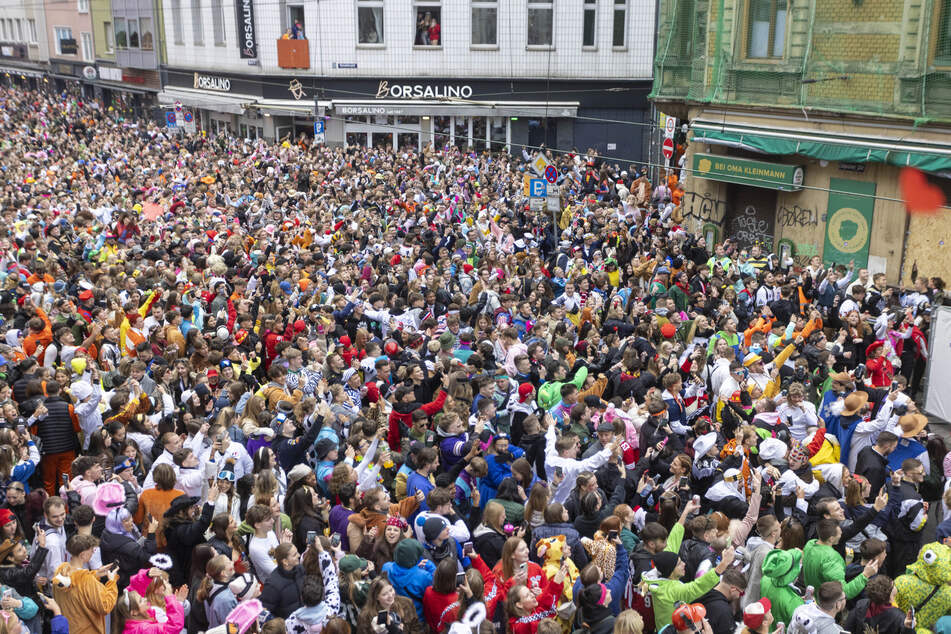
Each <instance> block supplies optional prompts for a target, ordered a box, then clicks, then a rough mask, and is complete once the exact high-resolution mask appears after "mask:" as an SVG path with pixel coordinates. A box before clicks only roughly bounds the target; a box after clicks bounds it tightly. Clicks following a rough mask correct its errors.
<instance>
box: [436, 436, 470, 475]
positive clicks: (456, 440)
mask: <svg viewBox="0 0 951 634" xmlns="http://www.w3.org/2000/svg"><path fill="white" fill-rule="evenodd" d="M467 442H469V434H467V433H465V432H463V433H461V434H456V435H455V436H446V437H445V438H443V439H442V440H440V441H439V463H440V464H441V465H442V468H443V470H444V471H450V470H452V468H453V467H454V466H456V463H458V462H459V461H460V460H462V448H463V447H464V446H465V444H466V443H467Z"/></svg>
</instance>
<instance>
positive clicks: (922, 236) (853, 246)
mask: <svg viewBox="0 0 951 634" xmlns="http://www.w3.org/2000/svg"><path fill="white" fill-rule="evenodd" d="M949 27H951V3H949V2H943V1H935V2H918V1H915V0H863V1H862V2H857V1H854V0H806V1H805V2H792V1H791V0H662V1H661V4H660V24H659V29H658V43H657V56H656V60H655V79H654V88H653V93H652V99H653V100H654V103H655V105H656V106H657V108H658V110H660V111H662V112H664V113H667V114H671V115H673V116H676V117H678V118H679V119H684V120H686V121H687V122H688V123H689V129H690V132H689V135H688V139H689V140H688V142H687V143H686V147H685V153H684V155H683V158H682V159H681V165H682V167H683V169H682V172H681V175H682V182H683V185H684V192H685V195H684V199H683V201H684V202H683V212H684V215H685V217H686V219H687V222H688V223H690V224H691V226H692V228H698V229H703V230H704V231H705V232H706V233H707V234H708V235H710V236H711V237H719V236H720V235H721V234H724V235H730V236H734V237H738V238H739V240H740V242H742V243H745V244H752V243H754V242H760V243H762V244H764V245H765V246H767V247H768V248H771V249H773V250H775V251H776V252H782V253H785V254H788V255H790V256H792V257H793V259H794V260H795V261H796V262H797V264H800V265H802V264H805V263H806V262H807V261H808V260H809V259H810V258H811V257H813V256H816V255H818V256H821V257H822V258H823V260H824V261H825V262H827V263H828V262H837V263H848V262H849V261H852V260H854V261H855V263H856V265H857V266H868V267H869V269H870V270H872V271H873V272H877V271H884V272H885V273H886V275H887V278H888V281H889V283H893V284H894V283H897V282H898V281H899V280H900V279H901V280H903V281H907V280H908V276H909V273H910V269H911V265H912V263H913V262H915V261H917V262H918V266H919V269H920V270H921V272H922V274H926V275H941V274H943V273H946V272H947V271H948V269H949V268H951V255H949V250H948V249H944V248H941V247H943V245H944V239H945V238H944V237H945V236H947V235H948V234H949V229H951V219H949V217H948V214H946V213H941V214H934V215H910V214H907V213H906V211H905V206H904V204H903V202H902V192H901V190H900V187H899V174H900V173H901V169H902V168H903V167H905V166H913V167H917V168H919V169H921V170H923V171H925V172H926V174H927V177H928V179H929V181H930V182H932V184H934V185H935V186H936V187H937V188H940V189H942V190H944V191H945V193H946V194H949V193H951V182H949V181H948V180H947V177H948V176H949V175H951V136H949V132H951V79H949V77H951V75H948V73H947V70H948V69H949V66H951V37H949V35H951V31H949ZM948 199H949V200H951V196H948ZM925 262H927V264H928V266H927V268H926V267H924V266H923V263H925Z"/></svg>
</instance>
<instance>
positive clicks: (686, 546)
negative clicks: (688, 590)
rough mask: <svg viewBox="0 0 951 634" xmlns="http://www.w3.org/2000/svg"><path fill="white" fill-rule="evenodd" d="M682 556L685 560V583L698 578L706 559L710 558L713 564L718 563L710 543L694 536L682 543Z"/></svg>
mask: <svg viewBox="0 0 951 634" xmlns="http://www.w3.org/2000/svg"><path fill="white" fill-rule="evenodd" d="M680 558H681V559H682V560H683V562H684V576H683V579H684V583H687V582H690V581H693V580H694V579H696V578H697V570H698V569H699V568H700V564H702V563H703V562H704V561H705V560H709V561H710V562H711V563H713V566H715V565H716V563H715V560H716V553H715V552H714V551H713V549H712V548H710V544H708V543H707V542H704V541H700V540H699V539H694V538H692V537H690V538H688V539H685V540H684V541H683V543H681V544H680ZM713 566H711V568H712V567H713Z"/></svg>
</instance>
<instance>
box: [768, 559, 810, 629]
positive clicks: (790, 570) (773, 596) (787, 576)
mask: <svg viewBox="0 0 951 634" xmlns="http://www.w3.org/2000/svg"><path fill="white" fill-rule="evenodd" d="M801 569H802V551H801V550H799V549H798V548H793V549H791V550H779V549H774V550H771V551H769V553H767V554H766V558H765V559H763V578H762V579H761V580H760V593H762V595H763V596H764V597H766V598H767V599H769V601H770V603H771V604H772V606H773V607H772V610H773V618H774V619H775V620H776V622H777V623H782V624H783V625H788V624H789V622H790V621H791V620H792V614H793V612H794V611H795V609H796V608H798V607H799V606H800V605H802V604H803V600H802V597H801V596H799V593H797V592H796V591H795V590H794V589H793V587H792V583H793V582H794V581H795V580H796V578H797V577H798V576H799V571H800V570H801Z"/></svg>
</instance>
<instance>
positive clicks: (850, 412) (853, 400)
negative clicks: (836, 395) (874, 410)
mask: <svg viewBox="0 0 951 634" xmlns="http://www.w3.org/2000/svg"><path fill="white" fill-rule="evenodd" d="M866 403H868V394H867V393H866V392H861V391H859V392H852V393H851V394H849V395H848V396H846V397H845V407H844V408H843V410H842V416H854V415H855V414H857V413H858V412H859V410H861V409H862V406H863V405H865V404H866Z"/></svg>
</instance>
